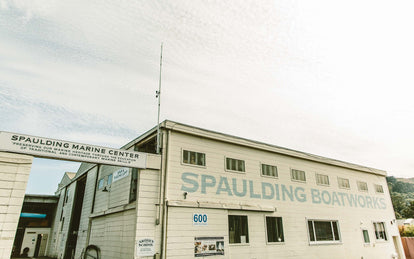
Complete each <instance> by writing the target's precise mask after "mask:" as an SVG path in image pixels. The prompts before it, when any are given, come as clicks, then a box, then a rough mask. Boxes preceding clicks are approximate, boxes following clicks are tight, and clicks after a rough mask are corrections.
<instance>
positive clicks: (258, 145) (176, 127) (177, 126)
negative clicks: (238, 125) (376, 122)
mask: <svg viewBox="0 0 414 259" xmlns="http://www.w3.org/2000/svg"><path fill="white" fill-rule="evenodd" d="M160 127H161V128H163V129H167V130H171V131H176V132H182V133H185V134H190V135H194V136H200V137H204V138H209V139H213V140H218V141H222V142H227V143H231V144H236V145H240V146H246V147H250V148H255V149H259V150H264V151H270V152H274V153H278V154H282V155H286V156H290V157H296V158H300V159H305V160H309V161H314V162H318V163H323V164H328V165H333V166H338V167H343V168H348V169H352V170H358V171H361V172H366V173H371V174H376V175H381V176H386V175H387V173H386V172H385V171H384V170H380V169H375V168H371V167H366V166H362V165H357V164H353V163H348V162H344V161H340V160H336V159H332V158H327V157H322V156H318V155H314V154H310V153H306V152H302V151H297V150H293V149H289V148H284V147H280V146H276V145H272V144H267V143H263V142H259V141H255V140H250V139H246V138H241V137H237V136H232V135H229V134H225V133H220V132H216V131H212V130H206V129H202V128H198V127H194V126H190V125H186V124H182V123H179V122H174V121H170V120H165V121H163V122H162V123H161V124H160ZM156 131H157V127H154V128H152V129H150V130H149V131H147V132H145V133H144V134H142V135H141V136H139V137H137V138H136V139H134V140H132V141H131V142H129V143H128V144H126V145H125V146H123V147H122V148H123V149H128V148H130V147H132V146H133V145H135V144H136V143H138V142H139V141H141V140H143V139H145V138H147V137H148V136H150V135H152V134H154V133H156Z"/></svg>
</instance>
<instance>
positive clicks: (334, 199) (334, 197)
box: [332, 192, 342, 206]
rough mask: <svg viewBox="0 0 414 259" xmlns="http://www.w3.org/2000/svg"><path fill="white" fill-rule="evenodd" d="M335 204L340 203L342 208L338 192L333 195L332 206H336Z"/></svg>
mask: <svg viewBox="0 0 414 259" xmlns="http://www.w3.org/2000/svg"><path fill="white" fill-rule="evenodd" d="M335 203H338V205H339V206H342V204H341V203H340V202H339V199H338V195H337V194H336V192H333V193H332V205H335Z"/></svg>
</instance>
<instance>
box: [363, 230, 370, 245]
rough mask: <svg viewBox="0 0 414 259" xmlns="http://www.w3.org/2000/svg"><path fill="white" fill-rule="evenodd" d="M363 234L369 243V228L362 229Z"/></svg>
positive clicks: (365, 241) (365, 240)
mask: <svg viewBox="0 0 414 259" xmlns="http://www.w3.org/2000/svg"><path fill="white" fill-rule="evenodd" d="M362 234H363V235H364V243H369V234H368V230H366V229H364V230H362Z"/></svg>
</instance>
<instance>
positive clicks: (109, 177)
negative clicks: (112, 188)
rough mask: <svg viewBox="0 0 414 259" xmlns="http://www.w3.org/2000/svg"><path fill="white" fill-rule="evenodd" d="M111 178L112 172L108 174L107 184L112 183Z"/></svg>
mask: <svg viewBox="0 0 414 259" xmlns="http://www.w3.org/2000/svg"><path fill="white" fill-rule="evenodd" d="M112 178H113V175H112V174H110V175H108V185H111V184H112Z"/></svg>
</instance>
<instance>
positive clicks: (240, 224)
mask: <svg viewBox="0 0 414 259" xmlns="http://www.w3.org/2000/svg"><path fill="white" fill-rule="evenodd" d="M156 134H157V129H156V128H153V129H152V130H150V131H148V132H146V133H145V134H143V135H141V136H140V137H138V138H137V139H135V140H133V141H131V142H130V143H128V144H127V145H125V146H124V147H123V149H125V150H135V151H140V152H146V153H148V154H149V156H148V160H147V167H146V168H145V169H134V168H122V167H115V166H102V165H94V164H86V163H84V164H82V165H81V167H80V168H79V170H78V172H77V174H76V176H75V177H74V178H73V179H72V180H71V182H70V183H68V184H66V185H65V186H62V188H60V192H59V193H58V194H59V195H60V200H59V203H58V208H57V212H56V218H55V224H54V226H55V227H54V229H53V230H52V231H51V235H52V240H55V243H54V244H52V245H50V247H54V251H50V255H53V256H56V257H58V258H71V257H72V256H74V258H79V257H81V256H82V255H84V254H85V253H99V254H100V256H101V258H153V257H155V258H194V257H205V256H211V257H212V258H249V259H253V258H256V259H259V258H276V257H278V258H405V257H404V254H403V250H402V245H401V240H400V236H399V233H398V227H397V224H396V221H395V215H394V211H393V207H392V204H391V199H390V195H389V191H388V188H387V184H386V179H385V176H386V172H384V171H382V170H378V169H373V168H368V167H364V166H360V165H355V164H351V163H346V162H342V161H338V160H334V159H329V158H324V157H320V156H315V155H312V154H307V153H303V152H299V151H294V150H290V149H285V148H281V147H278V146H273V145H269V144H265V143H260V142H256V141H252V140H247V139H243V138H238V137H234V136H230V135H226V134H222V133H218V132H213V131H209V130H204V129H200V128H196V127H192V126H188V125H184V124H180V123H176V122H172V121H164V122H163V123H162V124H161V136H162V138H161V140H162V141H161V154H160V155H157V154H155V152H156ZM91 245H92V246H91ZM96 250H99V251H96Z"/></svg>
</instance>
